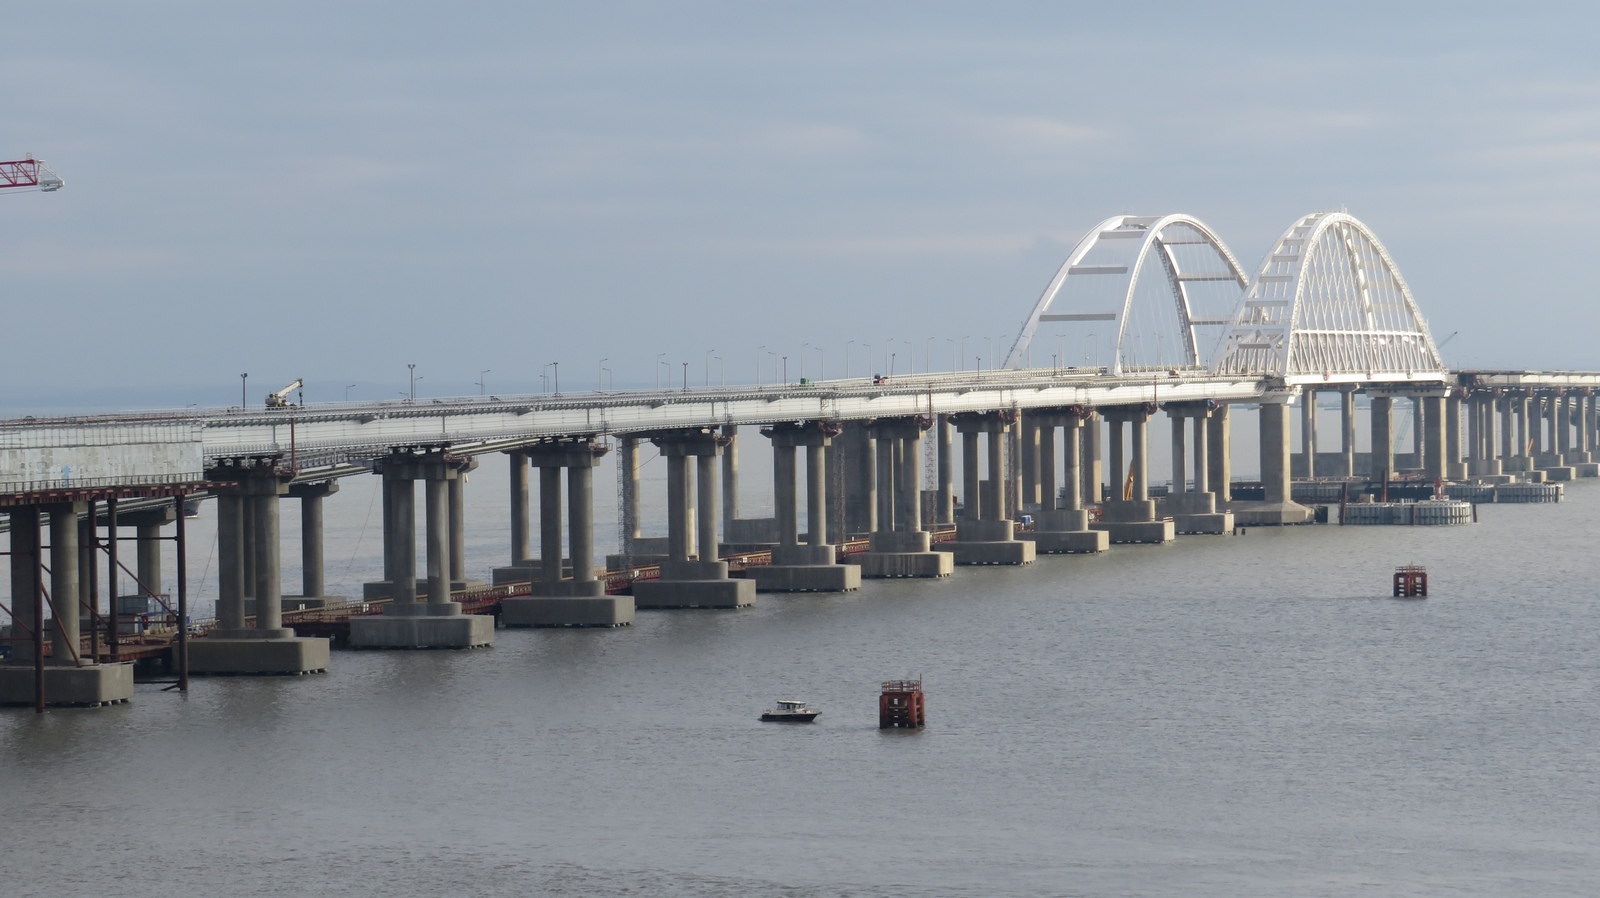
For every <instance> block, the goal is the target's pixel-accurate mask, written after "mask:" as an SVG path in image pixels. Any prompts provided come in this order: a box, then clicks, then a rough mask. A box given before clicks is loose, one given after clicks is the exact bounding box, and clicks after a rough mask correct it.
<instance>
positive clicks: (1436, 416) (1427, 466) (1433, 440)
mask: <svg viewBox="0 0 1600 898" xmlns="http://www.w3.org/2000/svg"><path fill="white" fill-rule="evenodd" d="M1422 408H1423V413H1422V422H1423V427H1424V432H1423V438H1422V442H1421V444H1420V445H1421V446H1422V470H1423V472H1424V473H1425V474H1427V476H1428V477H1429V479H1432V480H1439V479H1442V478H1443V477H1444V476H1445V467H1444V442H1445V439H1444V429H1445V428H1444V397H1443V396H1427V397H1423V399H1422Z"/></svg>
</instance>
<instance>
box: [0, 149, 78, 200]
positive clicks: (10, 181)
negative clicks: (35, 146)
mask: <svg viewBox="0 0 1600 898" xmlns="http://www.w3.org/2000/svg"><path fill="white" fill-rule="evenodd" d="M66 184H67V182H66V181H65V180H63V179H62V178H61V176H60V175H58V174H56V173H55V172H54V171H52V170H51V169H50V167H49V166H47V165H45V164H44V160H43V159H35V158H33V154H32V153H29V154H28V155H26V156H24V157H23V158H21V159H12V160H10V161H7V162H0V191H6V192H11V193H26V192H28V191H31V190H37V191H40V192H42V193H53V192H55V191H57V190H60V189H61V188H62V187H65V186H66Z"/></svg>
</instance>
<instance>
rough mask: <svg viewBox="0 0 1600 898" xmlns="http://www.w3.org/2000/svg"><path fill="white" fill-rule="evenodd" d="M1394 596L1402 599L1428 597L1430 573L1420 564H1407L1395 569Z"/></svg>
mask: <svg viewBox="0 0 1600 898" xmlns="http://www.w3.org/2000/svg"><path fill="white" fill-rule="evenodd" d="M1394 594H1395V597H1396V598H1401V599H1425V598H1427V597H1428V571H1427V569H1426V568H1424V567H1423V566H1422V565H1420V564H1406V565H1401V566H1400V567H1397V568H1395V569H1394Z"/></svg>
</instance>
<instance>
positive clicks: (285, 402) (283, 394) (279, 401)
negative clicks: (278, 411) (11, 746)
mask: <svg viewBox="0 0 1600 898" xmlns="http://www.w3.org/2000/svg"><path fill="white" fill-rule="evenodd" d="M305 385H306V381H305V378H303V377H297V378H295V379H294V382H293V383H291V384H289V385H288V386H287V387H284V388H283V389H281V390H277V391H275V392H272V393H268V394H267V408H288V407H289V406H291V405H293V404H294V403H292V402H290V401H289V394H290V393H293V392H294V391H295V390H298V389H300V388H301V387H303V386H305ZM300 404H301V405H305V404H306V398H305V394H304V393H303V392H302V394H301V396H300Z"/></svg>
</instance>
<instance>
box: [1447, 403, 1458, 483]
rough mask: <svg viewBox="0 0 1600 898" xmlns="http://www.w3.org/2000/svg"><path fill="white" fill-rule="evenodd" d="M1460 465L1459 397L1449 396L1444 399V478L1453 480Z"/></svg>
mask: <svg viewBox="0 0 1600 898" xmlns="http://www.w3.org/2000/svg"><path fill="white" fill-rule="evenodd" d="M1459 464H1461V397H1460V396H1459V395H1451V396H1448V397H1446V398H1445V399H1444V476H1445V479H1447V480H1450V479H1454V472H1455V471H1456V466H1457V465H1459Z"/></svg>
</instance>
